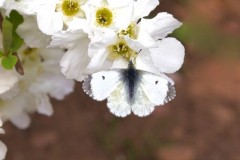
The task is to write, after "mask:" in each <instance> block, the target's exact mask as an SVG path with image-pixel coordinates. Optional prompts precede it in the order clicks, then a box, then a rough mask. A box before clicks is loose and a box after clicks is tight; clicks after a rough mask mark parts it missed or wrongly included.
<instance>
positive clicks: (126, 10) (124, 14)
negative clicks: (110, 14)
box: [114, 3, 133, 30]
mask: <svg viewBox="0 0 240 160" xmlns="http://www.w3.org/2000/svg"><path fill="white" fill-rule="evenodd" d="M114 12H115V19H114V22H115V26H116V27H117V28H118V29H120V30H122V29H123V30H124V29H126V28H127V27H128V26H129V25H130V23H131V19H132V15H133V4H132V3H130V4H129V5H128V6H126V7H122V8H118V9H115V10H114Z"/></svg>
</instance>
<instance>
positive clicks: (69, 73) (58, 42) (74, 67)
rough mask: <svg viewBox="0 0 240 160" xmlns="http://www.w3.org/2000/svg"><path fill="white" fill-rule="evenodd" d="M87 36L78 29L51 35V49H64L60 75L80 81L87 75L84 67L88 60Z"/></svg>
mask: <svg viewBox="0 0 240 160" xmlns="http://www.w3.org/2000/svg"><path fill="white" fill-rule="evenodd" d="M89 43H90V39H89V38H88V35H87V34H86V33H84V32H83V30H80V29H71V28H70V29H69V30H67V31H61V32H58V33H56V34H54V35H53V37H52V42H51V45H50V46H51V47H62V48H66V49H67V51H66V53H65V54H64V55H63V57H62V59H61V61H60V66H61V71H62V73H63V74H64V75H65V76H66V77H67V78H68V79H75V80H77V81H82V80H83V78H84V77H85V76H86V75H85V76H84V74H87V70H86V66H87V64H88V63H89V61H90V59H89V57H88V54H87V52H88V45H89Z"/></svg>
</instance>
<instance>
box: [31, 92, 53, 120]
mask: <svg viewBox="0 0 240 160" xmlns="http://www.w3.org/2000/svg"><path fill="white" fill-rule="evenodd" d="M35 96H36V98H37V99H36V100H37V111H38V113H40V114H43V115H46V116H51V115H52V114H53V107H52V104H51V103H50V100H49V97H48V95H47V94H36V95H35Z"/></svg>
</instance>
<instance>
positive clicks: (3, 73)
mask: <svg viewBox="0 0 240 160" xmlns="http://www.w3.org/2000/svg"><path fill="white" fill-rule="evenodd" d="M2 41H3V39H2V34H1V33H0V51H1V52H3V46H2V44H3V42H2ZM0 60H1V58H0ZM0 65H1V63H0ZM17 82H18V76H17V75H16V72H15V71H13V70H6V69H4V68H2V67H1V66H0V94H2V93H4V92H7V91H8V90H10V89H11V88H13V86H14V85H15V84H16V83H17Z"/></svg>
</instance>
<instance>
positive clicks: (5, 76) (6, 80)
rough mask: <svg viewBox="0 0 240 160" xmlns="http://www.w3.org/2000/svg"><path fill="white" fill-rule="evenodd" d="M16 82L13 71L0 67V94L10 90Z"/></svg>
mask: <svg viewBox="0 0 240 160" xmlns="http://www.w3.org/2000/svg"><path fill="white" fill-rule="evenodd" d="M17 82H18V76H17V73H15V71H9V70H5V69H3V68H1V67H0V94H2V93H4V92H6V91H8V90H10V89H11V88H12V87H14V85H15V84H16V83H17Z"/></svg>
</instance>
